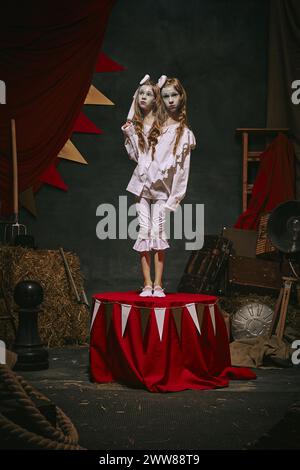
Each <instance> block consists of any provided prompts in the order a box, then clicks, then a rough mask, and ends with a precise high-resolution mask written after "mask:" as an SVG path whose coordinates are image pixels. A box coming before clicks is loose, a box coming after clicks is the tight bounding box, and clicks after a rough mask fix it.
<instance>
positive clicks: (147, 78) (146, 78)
mask: <svg viewBox="0 0 300 470" xmlns="http://www.w3.org/2000/svg"><path fill="white" fill-rule="evenodd" d="M149 79H150V75H148V74H147V73H146V75H145V76H144V78H142V80H141V81H140V85H143V83H145V82H146V81H147V80H149Z"/></svg>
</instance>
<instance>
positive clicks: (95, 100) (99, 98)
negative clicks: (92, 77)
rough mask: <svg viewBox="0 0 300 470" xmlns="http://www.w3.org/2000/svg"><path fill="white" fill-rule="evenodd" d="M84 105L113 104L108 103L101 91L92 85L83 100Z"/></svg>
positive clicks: (111, 104) (111, 103)
mask: <svg viewBox="0 0 300 470" xmlns="http://www.w3.org/2000/svg"><path fill="white" fill-rule="evenodd" d="M84 104H100V105H106V106H107V105H108V106H113V105H114V103H113V102H112V101H110V100H109V99H108V98H106V96H104V95H103V93H101V91H99V90H97V88H96V87H94V85H91V86H90V89H89V91H88V94H87V96H86V98H85V102H84Z"/></svg>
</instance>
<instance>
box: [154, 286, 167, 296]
mask: <svg viewBox="0 0 300 470" xmlns="http://www.w3.org/2000/svg"><path fill="white" fill-rule="evenodd" d="M152 296H153V297H166V294H165V293H164V289H163V288H162V287H160V286H154V289H153V294H152Z"/></svg>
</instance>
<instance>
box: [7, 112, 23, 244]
mask: <svg viewBox="0 0 300 470" xmlns="http://www.w3.org/2000/svg"><path fill="white" fill-rule="evenodd" d="M10 123H11V139H12V160H13V205H14V213H13V220H12V221H11V222H9V223H7V224H6V225H5V228H4V242H5V243H9V242H10V241H14V239H15V238H16V237H17V236H19V235H27V229H26V226H25V225H23V224H20V223H19V187H18V159H17V139H16V122H15V120H14V119H11V120H10Z"/></svg>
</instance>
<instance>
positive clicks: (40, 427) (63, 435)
mask: <svg viewBox="0 0 300 470" xmlns="http://www.w3.org/2000/svg"><path fill="white" fill-rule="evenodd" d="M34 399H37V400H42V401H44V403H45V404H46V403H47V404H49V403H51V402H50V400H48V398H46V397H45V396H44V395H42V394H41V393H40V392H38V391H37V390H35V389H34V388H33V387H31V386H30V385H28V383H27V382H26V381H25V380H24V379H23V378H22V377H20V376H18V375H16V374H15V373H14V372H13V371H12V370H11V369H9V367H8V366H6V365H3V364H0V436H1V446H3V445H5V442H7V443H8V444H9V445H11V444H12V443H13V444H14V446H15V447H14V448H16V449H17V448H27V449H49V450H84V449H83V448H82V447H81V446H79V445H78V433H77V430H76V428H75V426H74V425H73V423H72V421H71V420H70V419H69V418H68V417H67V416H66V415H65V414H64V412H63V411H62V410H61V409H60V408H59V407H58V406H55V409H56V427H54V426H53V425H52V424H51V423H50V422H49V421H48V420H47V419H46V417H45V416H44V415H43V414H42V413H41V412H40V410H39V409H38V408H37V406H36V404H35V403H34ZM12 410H13V411H14V412H15V411H16V410H17V413H14V416H20V417H21V419H20V420H19V421H20V422H19V423H18V422H15V421H14V420H12V419H11V418H10V416H9V414H10V412H11V411H12ZM24 420H25V421H26V428H25V427H24ZM16 421H17V418H16ZM19 446H20V447H19ZM2 448H3V447H2Z"/></svg>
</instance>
